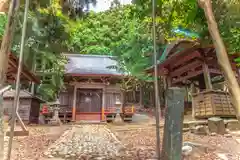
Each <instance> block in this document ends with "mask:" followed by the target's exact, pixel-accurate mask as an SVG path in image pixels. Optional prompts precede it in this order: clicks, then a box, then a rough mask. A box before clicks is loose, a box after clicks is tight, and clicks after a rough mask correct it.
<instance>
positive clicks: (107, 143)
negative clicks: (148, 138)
mask: <svg viewBox="0 0 240 160" xmlns="http://www.w3.org/2000/svg"><path fill="white" fill-rule="evenodd" d="M124 152H125V151H124V147H123V145H122V144H121V143H120V142H119V141H118V140H117V139H116V138H115V137H114V135H113V134H111V132H109V130H108V129H107V128H106V127H105V126H104V125H96V124H95V125H89V124H88V125H87V124H86V125H78V126H74V127H73V128H72V129H71V130H68V131H66V132H65V133H64V134H63V135H62V136H61V137H60V139H58V140H57V141H56V142H55V143H54V144H53V145H52V146H51V147H49V149H48V150H47V151H46V152H45V154H44V155H45V156H46V157H49V158H52V157H56V158H64V159H80V160H84V159H93V160H100V159H104V160H107V159H123V155H124Z"/></svg>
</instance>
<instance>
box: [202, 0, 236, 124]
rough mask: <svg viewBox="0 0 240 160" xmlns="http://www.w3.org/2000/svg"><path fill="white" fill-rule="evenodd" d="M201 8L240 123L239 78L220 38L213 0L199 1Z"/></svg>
mask: <svg viewBox="0 0 240 160" xmlns="http://www.w3.org/2000/svg"><path fill="white" fill-rule="evenodd" d="M198 3H199V5H200V7H201V8H202V9H203V10H204V13H205V17H206V19H207V24H208V30H209V33H210V35H211V37H212V41H213V44H214V47H215V49H216V54H217V59H218V63H219V65H220V67H221V69H222V71H223V74H224V78H225V80H226V82H227V85H228V89H229V92H230V94H231V97H232V102H233V105H234V107H235V110H236V116H237V118H238V121H239V122H240V88H239V84H238V82H237V78H236V76H235V74H234V71H233V70H232V67H231V64H230V61H229V58H228V54H227V50H226V48H225V46H224V43H223V40H222V38H221V36H220V33H219V29H218V26H217V23H216V20H215V17H214V15H213V11H212V3H211V0H198Z"/></svg>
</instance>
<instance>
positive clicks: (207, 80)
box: [202, 62, 212, 89]
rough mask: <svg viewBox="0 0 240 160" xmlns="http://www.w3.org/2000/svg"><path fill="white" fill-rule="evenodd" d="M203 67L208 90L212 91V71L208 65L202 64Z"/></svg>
mask: <svg viewBox="0 0 240 160" xmlns="http://www.w3.org/2000/svg"><path fill="white" fill-rule="evenodd" d="M202 67H203V76H204V81H205V85H206V89H212V83H211V77H210V71H209V68H208V65H207V64H206V63H205V62H204V63H203V64H202Z"/></svg>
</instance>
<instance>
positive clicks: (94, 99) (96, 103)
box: [76, 89, 102, 113]
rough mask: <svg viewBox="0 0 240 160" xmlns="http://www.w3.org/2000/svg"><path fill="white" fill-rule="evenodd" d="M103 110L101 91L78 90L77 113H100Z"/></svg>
mask: <svg viewBox="0 0 240 160" xmlns="http://www.w3.org/2000/svg"><path fill="white" fill-rule="evenodd" d="M101 108H102V90H101V89H77V105H76V112H77V113H81V112H84V113H100V112H101Z"/></svg>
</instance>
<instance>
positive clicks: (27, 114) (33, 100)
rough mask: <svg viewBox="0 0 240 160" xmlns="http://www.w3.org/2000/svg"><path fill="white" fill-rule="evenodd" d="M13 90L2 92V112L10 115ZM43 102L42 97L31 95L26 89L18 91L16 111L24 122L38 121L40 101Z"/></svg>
mask: <svg viewBox="0 0 240 160" xmlns="http://www.w3.org/2000/svg"><path fill="white" fill-rule="evenodd" d="M15 92H16V91H15V90H9V91H6V92H5V93H4V94H3V100H4V101H3V106H4V113H6V114H10V115H11V113H12V107H13V103H14V96H15ZM43 102H44V101H43V100H42V99H40V98H38V97H36V96H34V95H32V94H31V93H30V92H28V91H25V90H21V91H20V94H19V109H18V113H19V115H20V117H21V118H22V120H23V122H24V123H38V117H39V112H40V103H43Z"/></svg>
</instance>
